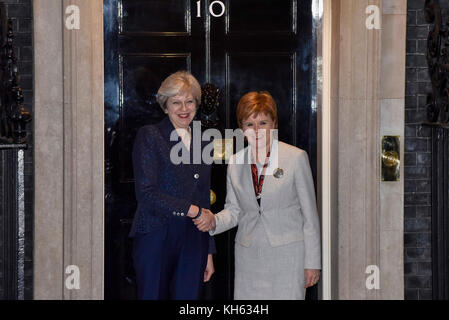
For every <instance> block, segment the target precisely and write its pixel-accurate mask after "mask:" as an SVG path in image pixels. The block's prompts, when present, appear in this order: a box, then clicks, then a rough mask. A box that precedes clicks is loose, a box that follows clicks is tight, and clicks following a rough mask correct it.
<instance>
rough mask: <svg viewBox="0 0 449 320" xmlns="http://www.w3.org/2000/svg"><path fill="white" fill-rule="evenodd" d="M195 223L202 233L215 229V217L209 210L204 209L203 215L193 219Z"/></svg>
mask: <svg viewBox="0 0 449 320" xmlns="http://www.w3.org/2000/svg"><path fill="white" fill-rule="evenodd" d="M193 223H194V224H195V225H196V227H197V228H198V230H200V231H202V232H207V231H210V230H212V229H215V215H214V214H213V213H212V211H210V210H209V209H202V214H201V215H200V216H199V217H198V218H197V219H193Z"/></svg>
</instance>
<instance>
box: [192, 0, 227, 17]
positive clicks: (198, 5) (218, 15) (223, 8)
mask: <svg viewBox="0 0 449 320" xmlns="http://www.w3.org/2000/svg"><path fill="white" fill-rule="evenodd" d="M216 4H217V5H218V6H219V7H220V8H221V12H220V13H218V14H217V13H215V11H214V6H215V5H216ZM225 12H226V7H225V5H224V3H223V2H221V1H214V2H212V3H211V4H210V6H209V13H210V14H211V15H212V16H214V17H215V18H219V17H221V16H222V15H224V14H225ZM196 16H197V18H201V1H197V2H196Z"/></svg>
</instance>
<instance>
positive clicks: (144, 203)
mask: <svg viewBox="0 0 449 320" xmlns="http://www.w3.org/2000/svg"><path fill="white" fill-rule="evenodd" d="M153 130H154V131H155V130H157V129H155V128H153V127H150V126H146V127H143V128H141V129H140V130H139V131H138V133H137V136H136V140H135V142H134V147H133V154H132V157H133V167H134V178H135V187H136V198H137V201H138V202H139V207H141V209H143V210H145V211H146V212H145V214H149V215H153V216H158V215H159V216H161V218H163V219H164V220H168V219H169V218H170V216H172V215H173V211H175V212H183V213H184V214H185V215H187V212H188V210H189V207H190V201H188V200H185V199H181V198H178V197H173V196H171V195H169V194H166V193H164V192H161V190H160V189H159V185H160V184H163V183H170V182H167V181H159V180H158V157H160V155H159V152H158V150H157V149H156V148H155V146H156V141H153V140H154V139H155V137H157V136H158V133H157V132H152V131H153Z"/></svg>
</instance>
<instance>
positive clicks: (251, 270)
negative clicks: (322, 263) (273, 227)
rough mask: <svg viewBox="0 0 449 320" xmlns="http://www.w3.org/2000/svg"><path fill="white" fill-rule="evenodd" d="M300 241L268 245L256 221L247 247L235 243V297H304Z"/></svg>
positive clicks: (261, 227)
mask: <svg viewBox="0 0 449 320" xmlns="http://www.w3.org/2000/svg"><path fill="white" fill-rule="evenodd" d="M304 293H305V289H304V241H296V242H293V243H289V244H287V245H283V246H279V247H272V246H271V245H270V243H269V242H268V238H267V235H266V232H265V228H264V226H263V224H262V222H261V221H260V220H259V222H258V223H257V226H256V228H255V230H254V233H253V235H252V239H251V246H250V247H248V248H247V247H244V246H242V245H240V244H239V243H237V242H236V243H235V279H234V299H235V300H304Z"/></svg>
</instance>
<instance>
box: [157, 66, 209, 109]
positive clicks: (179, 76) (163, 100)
mask: <svg viewBox="0 0 449 320" xmlns="http://www.w3.org/2000/svg"><path fill="white" fill-rule="evenodd" d="M184 93H191V94H192V96H193V98H194V99H195V102H196V106H197V107H198V106H199V105H200V104H201V86H200V84H199V83H198V81H197V80H196V79H195V77H194V76H193V75H192V74H191V73H190V72H188V71H178V72H175V73H173V74H171V75H169V76H168V77H167V78H166V79H165V80H164V81H163V82H162V84H161V87H160V88H159V91H158V92H157V102H158V103H159V105H160V106H161V108H162V109H163V110H165V109H166V108H167V100H168V98H170V97H174V96H176V95H177V94H184Z"/></svg>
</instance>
